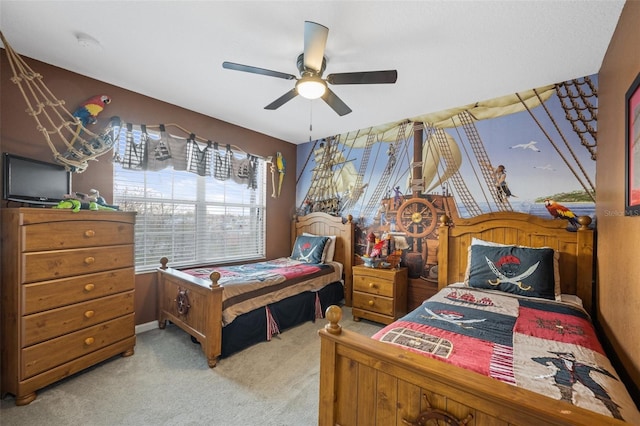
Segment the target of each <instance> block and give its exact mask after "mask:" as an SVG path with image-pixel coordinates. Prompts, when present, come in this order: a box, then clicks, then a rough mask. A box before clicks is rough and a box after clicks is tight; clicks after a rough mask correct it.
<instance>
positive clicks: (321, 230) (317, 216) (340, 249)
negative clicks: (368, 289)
mask: <svg viewBox="0 0 640 426" xmlns="http://www.w3.org/2000/svg"><path fill="white" fill-rule="evenodd" d="M304 232H308V233H310V234H315V235H327V236H329V235H335V236H336V250H335V254H334V255H333V260H335V261H336V262H340V263H342V265H343V271H342V272H343V274H344V276H343V279H344V297H345V304H346V305H347V306H351V295H352V287H353V275H352V267H353V253H354V247H355V244H354V241H353V239H354V223H353V217H352V216H351V215H349V216H348V217H347V219H346V222H345V223H343V219H342V218H341V217H339V216H331V215H328V214H326V213H322V212H316V213H310V214H308V215H305V216H296V217H294V219H293V222H292V225H291V247H293V245H294V243H295V240H296V237H297V236H298V235H301V234H302V233H304Z"/></svg>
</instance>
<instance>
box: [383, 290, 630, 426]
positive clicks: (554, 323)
mask: <svg viewBox="0 0 640 426" xmlns="http://www.w3.org/2000/svg"><path fill="white" fill-rule="evenodd" d="M373 338H374V339H377V340H380V341H383V342H388V343H391V344H394V345H398V346H402V347H404V348H406V349H408V350H410V351H413V352H416V353H420V354H424V355H425V356H430V357H433V358H436V359H440V360H443V361H445V362H448V363H451V364H454V365H457V366H459V367H463V368H465V369H468V370H473V371H475V372H477V373H480V374H483V375H485V376H489V377H493V378H495V379H498V380H500V381H503V382H505V383H509V384H512V385H515V386H519V387H523V388H526V389H528V390H531V391H534V392H537V393H541V394H543V395H547V396H551V397H553V398H556V399H561V400H564V401H567V402H569V403H571V404H574V405H577V406H581V407H583V408H587V409H590V410H592V411H596V412H599V413H603V414H605V415H609V416H612V417H615V418H618V419H623V420H625V421H627V422H630V423H631V424H640V413H638V410H637V409H636V407H635V405H634V403H633V401H632V399H631V397H630V396H629V393H628V392H627V390H626V388H625V387H624V385H623V384H622V382H621V381H620V378H619V377H618V375H617V373H616V372H615V371H614V369H613V367H612V365H611V363H610V361H609V360H608V359H607V357H606V355H605V353H604V351H603V349H602V347H601V345H600V343H599V342H598V339H597V337H596V334H595V331H594V328H593V325H592V323H591V321H590V318H589V316H588V315H587V314H586V312H585V311H584V310H582V308H580V307H578V306H576V305H573V304H568V303H563V302H556V301H552V300H545V299H541V298H531V297H522V296H516V295H512V294H507V293H503V292H499V291H495V290H480V289H474V288H470V287H462V286H456V285H453V286H449V287H446V288H444V289H442V290H440V291H439V292H438V293H437V294H436V295H434V296H433V297H432V298H430V299H429V300H427V301H425V302H423V304H422V305H421V306H419V307H418V308H416V309H415V310H414V311H412V312H410V313H409V314H407V315H406V316H404V317H403V318H400V319H399V320H397V321H396V322H394V323H392V324H389V325H388V326H386V327H385V328H383V329H381V330H380V331H379V332H378V333H376V334H375V335H374V336H373Z"/></svg>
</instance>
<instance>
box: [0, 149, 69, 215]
mask: <svg viewBox="0 0 640 426" xmlns="http://www.w3.org/2000/svg"><path fill="white" fill-rule="evenodd" d="M3 166H4V191H3V198H4V199H5V200H7V201H17V202H20V203H26V204H37V205H56V204H58V202H60V200H62V199H63V197H64V195H65V194H69V193H71V173H70V172H68V171H67V170H66V169H65V168H64V166H62V165H59V164H53V163H47V162H44V161H40V160H34V159H32V158H25V157H20V156H17V155H14V154H10V153H7V152H5V153H4V155H3Z"/></svg>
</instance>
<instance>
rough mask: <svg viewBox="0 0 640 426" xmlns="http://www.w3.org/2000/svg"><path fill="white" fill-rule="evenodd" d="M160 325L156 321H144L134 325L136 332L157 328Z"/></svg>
mask: <svg viewBox="0 0 640 426" xmlns="http://www.w3.org/2000/svg"><path fill="white" fill-rule="evenodd" d="M159 326H160V325H159V323H158V321H157V320H156V321H151V322H146V323H144V324H138V325H136V334H140V333H144V332H145V331H151V330H155V329H156V328H158V327H159Z"/></svg>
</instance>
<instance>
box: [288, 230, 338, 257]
mask: <svg viewBox="0 0 640 426" xmlns="http://www.w3.org/2000/svg"><path fill="white" fill-rule="evenodd" d="M327 241H329V238H328V237H312V236H309V235H299V236H298V237H297V238H296V242H295V243H294V244H293V252H292V253H291V258H292V259H294V260H300V261H302V262H305V263H322V253H323V252H324V246H326V245H327Z"/></svg>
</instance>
